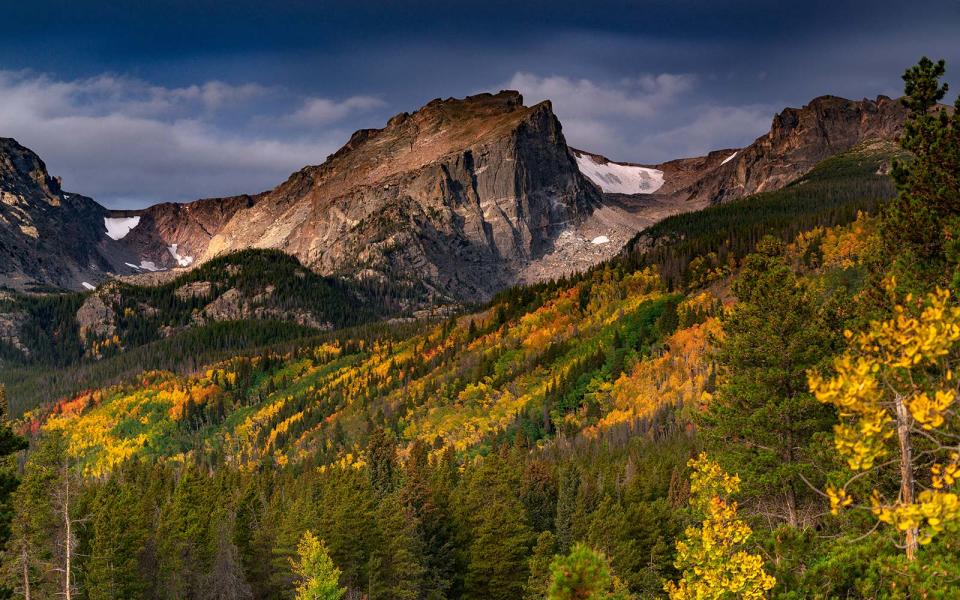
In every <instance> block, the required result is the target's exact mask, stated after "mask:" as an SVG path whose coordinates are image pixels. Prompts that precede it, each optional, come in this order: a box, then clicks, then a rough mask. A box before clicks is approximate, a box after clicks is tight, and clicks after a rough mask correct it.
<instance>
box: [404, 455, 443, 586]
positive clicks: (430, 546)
mask: <svg viewBox="0 0 960 600" xmlns="http://www.w3.org/2000/svg"><path fill="white" fill-rule="evenodd" d="M442 484H443V482H442V481H441V480H440V478H439V477H434V472H433V471H432V469H431V468H430V462H429V451H428V449H427V447H426V445H425V444H424V443H423V442H422V441H420V440H415V441H414V442H413V444H412V445H411V448H410V457H409V458H408V459H407V462H406V464H405V465H404V477H403V487H402V488H401V489H400V502H401V505H402V506H403V509H404V511H406V512H407V513H409V514H410V515H411V519H412V521H413V523H414V535H415V536H416V538H417V540H418V544H419V546H420V549H421V552H422V554H423V567H424V573H423V577H422V578H421V590H420V597H421V598H425V599H426V600H440V599H442V598H446V597H447V593H448V591H449V590H450V588H451V586H452V582H453V579H454V574H455V573H454V572H455V570H456V555H455V550H456V546H455V543H454V536H453V531H452V528H453V523H452V522H451V517H450V510H449V506H448V504H449V502H448V494H447V492H446V490H445V489H443V485H442Z"/></svg>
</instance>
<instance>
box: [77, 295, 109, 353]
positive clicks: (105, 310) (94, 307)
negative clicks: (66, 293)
mask: <svg viewBox="0 0 960 600" xmlns="http://www.w3.org/2000/svg"><path fill="white" fill-rule="evenodd" d="M114 285H115V284H114ZM118 301H119V293H118V292H117V290H116V289H115V288H114V287H113V286H105V287H104V288H101V289H99V290H97V291H96V292H94V293H93V294H90V296H88V297H87V299H86V300H84V301H83V304H81V305H80V309H79V310H78V311H77V316H76V320H77V326H78V327H79V330H80V339H81V340H82V341H83V342H84V343H85V344H86V343H89V342H91V341H93V340H102V339H104V338H108V337H111V336H112V335H113V334H114V333H116V331H117V324H116V310H115V309H114V306H115V305H116V304H117V303H118Z"/></svg>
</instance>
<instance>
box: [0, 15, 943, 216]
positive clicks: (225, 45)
mask: <svg viewBox="0 0 960 600" xmlns="http://www.w3.org/2000/svg"><path fill="white" fill-rule="evenodd" d="M3 4H4V6H3V7H2V8H0V12H2V14H3V18H4V35H3V36H0V136H6V137H15V138H17V139H18V140H19V141H20V142H21V143H23V144H24V145H26V146H28V147H30V148H33V149H34V150H35V151H37V152H38V153H39V154H40V155H41V157H43V158H44V159H45V160H46V162H47V164H48V167H49V168H50V171H51V172H52V173H53V174H56V175H61V176H62V177H63V178H64V185H65V187H66V188H67V189H70V190H72V191H76V192H80V193H84V194H87V195H90V196H93V197H94V198H96V199H97V200H99V201H101V202H102V203H103V204H105V205H107V206H112V207H133V206H143V205H146V204H150V203H153V202H160V201H171V200H173V201H182V200H189V199H193V198H198V197H209V196H219V195H229V194H237V193H244V192H257V191H261V190H263V189H268V188H270V187H273V186H274V185H276V184H277V183H279V182H280V181H282V180H283V179H285V178H286V177H287V176H288V175H289V174H290V173H291V172H293V171H295V170H296V169H298V168H300V167H302V166H303V165H307V164H318V163H321V162H323V160H324V159H325V157H326V156H327V155H328V154H330V153H331V152H333V151H335V150H336V149H337V148H338V147H339V146H340V145H341V144H342V143H343V142H345V141H346V140H347V139H348V137H349V135H350V133H351V132H352V131H353V130H355V129H357V128H360V127H379V126H382V125H383V123H384V122H385V121H386V119H387V118H389V117H390V116H391V115H393V114H396V113H397V112H401V111H410V110H414V109H416V108H417V107H418V106H420V105H422V104H424V103H425V102H427V101H429V100H430V99H432V98H436V97H449V96H463V95H467V94H471V93H476V92H479V91H488V90H489V91H496V90H499V89H503V88H516V89H519V90H520V91H521V92H523V93H524V96H525V98H526V99H527V101H528V103H531V102H535V101H538V100H542V99H545V98H550V99H551V100H553V102H554V108H555V110H556V112H557V114H558V115H559V116H560V118H561V120H562V122H563V124H564V132H565V134H566V136H567V139H568V141H569V142H570V143H571V144H572V145H574V146H578V147H582V148H584V149H587V150H591V151H595V152H600V153H602V154H606V155H608V156H609V157H611V158H613V159H619V160H629V161H635V162H647V163H655V162H660V161H663V160H667V159H670V158H676V157H679V156H689V155H695V154H701V153H704V152H706V151H708V150H711V149H717V148H725V147H739V146H742V145H745V144H747V143H749V142H750V141H752V140H753V139H754V138H756V137H757V136H758V135H760V134H762V133H764V132H765V131H766V130H767V128H768V127H769V124H770V120H771V118H772V116H773V115H774V113H776V112H777V111H779V110H780V109H782V108H783V107H784V106H799V105H802V104H804V103H805V102H807V101H808V100H810V99H811V98H813V97H815V96H818V95H822V94H836V95H840V96H846V97H852V98H862V97H874V96H876V95H877V94H887V95H897V94H898V92H899V90H900V84H901V82H900V74H901V73H902V72H903V69H904V68H905V67H907V66H909V65H910V64H912V63H913V62H915V61H916V59H917V58H919V56H921V55H923V54H927V55H930V56H931V57H934V58H941V57H942V58H946V59H947V62H948V73H947V80H948V81H949V80H951V79H952V80H953V81H955V82H957V83H956V86H955V87H956V88H958V89H960V43H958V42H957V32H958V31H960V2H957V1H956V0H944V1H942V2H934V1H932V2H911V3H907V2H902V1H898V2H893V1H887V0H876V1H872V2H844V1H841V0H835V1H832V2H820V1H812V2H811V1H808V2H779V1H769V2H758V1H718V0H712V1H702V0H673V1H670V2H667V1H663V2H646V1H643V0H633V1H621V2H604V1H598V0H594V1H584V0H581V1H580V2H567V1H562V0H557V1H553V2H540V1H528V2H524V1H522V0H514V1H512V2H501V1H484V2H472V3H470V2H464V3H451V2H449V1H447V2H433V1H413V2H399V1H394V2H370V1H364V0H354V1H353V2H316V1H314V2H310V1H306V0H301V1H296V2H294V1H284V0H275V1H272V2H267V1H263V0H261V1H259V2H251V1H248V0H233V1H232V2H208V1H205V0H192V1H189V2H184V1H180V0H166V1H156V2H147V1H139V2H138V1H126V2H122V1H119V0H114V1H111V2H105V1H100V0H91V1H87V2H78V1H73V2H70V1H64V0H59V1H53V0H31V1H30V2H9V3H8V2H4V3H3Z"/></svg>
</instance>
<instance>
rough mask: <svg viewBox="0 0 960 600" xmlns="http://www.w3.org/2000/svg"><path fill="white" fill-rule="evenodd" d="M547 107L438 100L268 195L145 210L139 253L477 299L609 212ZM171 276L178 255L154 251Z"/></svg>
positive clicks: (510, 97)
mask: <svg viewBox="0 0 960 600" xmlns="http://www.w3.org/2000/svg"><path fill="white" fill-rule="evenodd" d="M601 201H602V197H601V194H600V191H599V190H598V189H597V188H596V187H595V186H594V185H593V184H591V183H590V182H589V181H588V180H587V179H586V178H585V177H584V176H583V175H581V173H580V171H579V170H578V169H577V167H576V164H575V162H574V159H573V156H572V155H571V153H570V152H569V150H568V148H567V146H566V143H565V141H564V138H563V133H562V131H561V126H560V122H559V121H558V120H557V118H556V116H554V114H553V111H552V109H551V106H550V103H549V102H543V103H540V104H537V105H535V106H532V107H526V106H524V105H523V99H522V97H521V96H520V94H519V93H517V92H510V91H505V92H500V93H499V94H480V95H478V96H471V97H468V98H465V99H462V100H458V99H447V100H440V99H437V100H434V101H432V102H430V103H429V104H427V105H426V106H424V107H423V108H422V109H420V110H418V111H417V112H414V113H412V114H408V113H401V114H398V115H396V116H395V117H393V118H392V119H390V121H389V122H388V123H387V124H386V126H385V127H384V128H382V129H364V130H360V131H357V132H356V133H355V134H354V135H353V136H352V137H351V139H350V141H349V142H347V144H346V145H345V146H343V148H341V149H340V150H339V151H337V152H336V153H335V154H333V155H332V156H330V157H329V158H328V159H327V160H326V162H324V163H323V164H321V165H319V166H309V167H305V168H304V169H302V170H300V171H298V172H297V173H294V174H293V175H292V176H291V177H290V178H289V179H288V180H287V181H286V182H284V183H283V184H281V185H280V186H278V187H277V188H275V189H273V190H271V191H269V192H266V193H263V194H260V195H258V196H244V197H241V198H229V199H221V200H203V201H199V202H196V203H193V204H190V205H187V206H186V207H184V206H179V205H163V206H157V207H152V208H150V209H147V210H146V211H143V212H142V213H141V214H142V215H143V220H142V221H141V223H140V225H139V226H138V227H137V228H135V229H134V230H133V232H132V233H131V235H130V237H129V242H130V243H132V244H138V245H139V247H140V248H144V251H146V250H145V248H146V246H148V245H149V243H150V239H151V238H155V239H159V240H160V241H161V244H160V245H159V246H158V245H157V244H155V243H154V246H155V247H160V246H162V247H166V248H170V247H172V246H173V245H174V244H176V245H177V246H176V247H177V251H176V253H177V254H180V255H181V256H183V257H186V256H189V257H193V258H195V259H196V260H198V261H204V260H209V259H210V258H212V257H214V256H218V255H222V254H225V253H228V252H232V251H236V250H240V249H244V248H278V249H281V250H284V251H285V252H287V253H289V254H292V255H294V256H296V257H297V258H299V259H300V261H301V262H303V263H304V264H305V265H308V266H310V267H311V268H313V269H314V270H316V271H317V272H318V273H321V274H324V275H345V276H350V277H358V278H361V279H368V280H370V279H373V280H384V281H390V282H396V281H398V280H400V281H408V282H415V283H417V284H420V285H423V286H425V288H426V290H427V293H428V294H429V295H430V296H433V297H437V298H445V299H454V300H476V299H483V298H487V297H489V296H490V295H491V294H493V293H494V292H496V291H498V290H499V289H502V288H503V287H504V286H507V285H510V284H512V283H515V282H516V281H517V278H518V275H519V273H520V272H521V271H522V270H523V269H524V268H525V267H526V266H528V265H529V264H530V263H531V262H533V261H536V260H537V259H539V258H540V257H542V256H544V255H545V254H548V253H549V252H550V251H551V250H552V249H553V246H554V244H555V243H556V240H557V239H558V236H559V235H560V234H561V233H562V232H563V231H565V230H566V229H568V228H569V227H571V226H576V225H578V224H580V223H582V222H583V221H584V220H585V219H586V218H587V217H589V216H590V214H591V213H592V211H593V210H594V208H596V207H598V206H600V204H601ZM154 252H155V253H154V255H153V256H151V259H153V260H154V262H156V264H158V265H162V266H169V265H170V264H171V261H170V260H169V258H170V257H171V256H173V254H174V253H166V254H165V253H164V252H163V251H162V250H161V251H160V252H156V251H154Z"/></svg>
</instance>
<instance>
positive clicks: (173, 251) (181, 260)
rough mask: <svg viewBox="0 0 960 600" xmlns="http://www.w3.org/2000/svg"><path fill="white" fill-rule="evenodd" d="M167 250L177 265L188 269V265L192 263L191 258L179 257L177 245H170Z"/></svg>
mask: <svg viewBox="0 0 960 600" xmlns="http://www.w3.org/2000/svg"><path fill="white" fill-rule="evenodd" d="M167 250H169V251H170V254H171V255H172V256H173V259H174V260H175V261H177V264H178V265H180V266H181V267H188V266H190V263H192V262H193V257H192V256H180V253H178V252H177V244H171V245H170V246H168V247H167Z"/></svg>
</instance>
